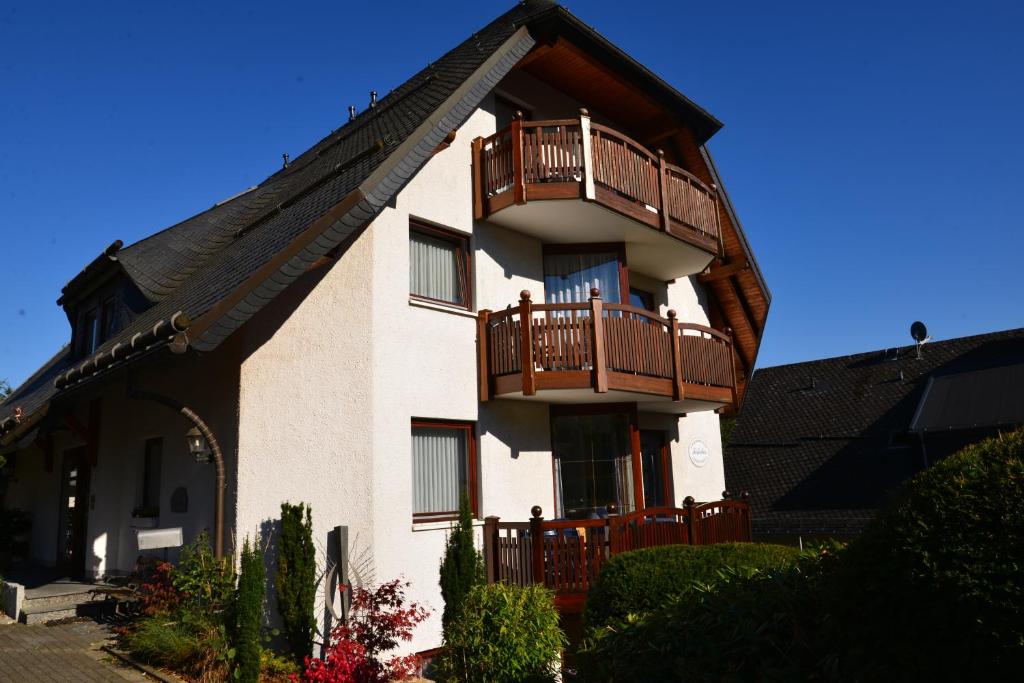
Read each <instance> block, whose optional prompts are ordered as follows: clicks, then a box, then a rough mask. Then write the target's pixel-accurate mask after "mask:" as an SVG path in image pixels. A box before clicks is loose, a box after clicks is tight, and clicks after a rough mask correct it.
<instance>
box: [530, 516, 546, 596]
mask: <svg viewBox="0 0 1024 683" xmlns="http://www.w3.org/2000/svg"><path fill="white" fill-rule="evenodd" d="M543 513H544V511H543V510H541V509H540V505H534V506H533V507H532V508H530V514H531V515H533V516H532V517H531V518H530V549H531V550H532V551H533V552H532V554H533V557H532V558H530V559H531V565H532V567H533V582H534V583H539V584H542V585H543V584H544V529H543V525H544V518H543V517H542V516H541V515H542V514H543Z"/></svg>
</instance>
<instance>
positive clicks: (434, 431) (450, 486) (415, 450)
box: [412, 420, 478, 522]
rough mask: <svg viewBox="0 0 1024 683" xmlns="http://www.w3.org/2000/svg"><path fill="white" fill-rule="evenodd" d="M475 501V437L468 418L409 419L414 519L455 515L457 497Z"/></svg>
mask: <svg viewBox="0 0 1024 683" xmlns="http://www.w3.org/2000/svg"><path fill="white" fill-rule="evenodd" d="M463 492H465V493H466V495H468V496H469V502H470V506H471V508H472V510H473V515H474V516H476V515H477V512H478V510H477V502H476V439H475V436H474V429H473V423H471V422H431V421H425V420H413V423H412V516H413V521H415V522H431V521H441V520H447V519H455V518H456V517H458V514H459V498H460V496H461V495H462V493H463Z"/></svg>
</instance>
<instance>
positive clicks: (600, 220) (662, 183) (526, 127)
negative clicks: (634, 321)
mask: <svg viewBox="0 0 1024 683" xmlns="http://www.w3.org/2000/svg"><path fill="white" fill-rule="evenodd" d="M473 184H474V187H473V206H474V215H475V217H476V218H477V219H478V220H481V219H484V218H486V219H488V220H490V221H492V222H494V223H497V224H499V225H504V226H506V227H509V228H512V229H514V230H517V231H519V232H523V233H526V234H529V235H533V236H535V237H537V238H539V239H541V240H542V241H544V242H552V243H560V244H573V243H577V244H578V243H593V242H623V243H625V245H626V258H627V260H628V262H629V265H630V268H635V269H637V270H639V271H641V272H643V273H645V274H647V275H650V276H652V277H656V278H658V279H662V280H672V279H675V278H679V277H685V276H688V275H693V274H695V273H699V272H700V271H702V270H704V268H706V267H707V265H708V264H709V263H710V262H711V260H712V258H714V257H715V256H720V255H721V254H722V253H723V252H722V241H721V232H720V227H719V221H718V198H717V195H716V191H715V188H713V187H708V186H707V185H705V184H704V183H702V182H701V181H700V180H699V179H697V178H696V177H695V176H693V175H692V174H690V173H688V172H687V171H685V170H683V169H682V168H680V167H678V166H675V165H673V164H670V163H668V162H667V161H666V160H665V158H664V155H663V154H661V153H660V151H659V152H658V153H654V152H651V151H650V150H648V149H647V148H645V147H644V146H643V145H641V144H639V143H638V142H636V141H634V140H632V139H630V138H629V137H627V136H626V135H623V134H622V133H619V132H617V131H614V130H612V129H611V128H608V127H606V126H602V125H600V124H597V123H593V122H592V121H591V120H590V117H589V116H588V115H587V113H586V110H585V109H584V110H581V114H580V117H579V118H577V119H559V120H553V121H525V120H523V119H522V118H518V117H517V118H516V119H515V120H514V121H513V122H512V124H511V125H510V126H509V127H508V128H506V129H505V130H502V131H499V132H497V133H495V134H494V135H491V136H489V137H486V138H476V139H475V140H474V141H473ZM556 200H557V201H556Z"/></svg>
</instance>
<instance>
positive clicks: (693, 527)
mask: <svg viewBox="0 0 1024 683" xmlns="http://www.w3.org/2000/svg"><path fill="white" fill-rule="evenodd" d="M696 504H697V501H695V500H694V499H693V496H687V497H686V498H683V507H684V508H686V519H687V520H688V521H689V523H690V545H700V542H699V540H698V539H697V517H696V515H695V514H694V506H695V505H696Z"/></svg>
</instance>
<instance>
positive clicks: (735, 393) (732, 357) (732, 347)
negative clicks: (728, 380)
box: [725, 327, 739, 410]
mask: <svg viewBox="0 0 1024 683" xmlns="http://www.w3.org/2000/svg"><path fill="white" fill-rule="evenodd" d="M725 334H726V335H727V336H728V337H729V370H730V371H731V372H732V409H733V410H739V404H738V403H737V402H736V401H737V399H738V398H739V390H738V388H737V387H736V342H735V340H734V339H733V338H732V328H731V327H727V328H725Z"/></svg>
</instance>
